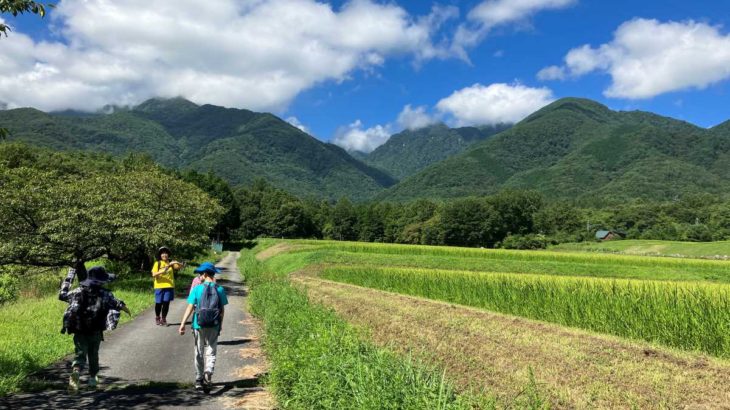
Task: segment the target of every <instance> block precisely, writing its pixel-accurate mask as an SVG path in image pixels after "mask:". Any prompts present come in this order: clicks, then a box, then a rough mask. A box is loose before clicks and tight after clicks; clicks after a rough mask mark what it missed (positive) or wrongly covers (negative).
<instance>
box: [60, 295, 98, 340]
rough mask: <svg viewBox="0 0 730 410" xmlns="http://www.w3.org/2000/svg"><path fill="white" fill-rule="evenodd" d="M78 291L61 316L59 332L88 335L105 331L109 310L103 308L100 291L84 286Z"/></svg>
mask: <svg viewBox="0 0 730 410" xmlns="http://www.w3.org/2000/svg"><path fill="white" fill-rule="evenodd" d="M80 289H81V290H80V291H79V292H75V293H74V294H73V297H72V299H71V300H70V302H71V304H70V305H69V307H68V309H66V312H65V313H64V315H63V329H61V332H62V333H64V332H68V333H78V334H88V333H92V332H96V331H103V330H105V329H106V317H107V314H108V313H109V310H108V309H107V308H105V307H104V306H103V302H104V299H103V296H102V294H101V289H99V288H95V287H86V286H82V287H81V288H80Z"/></svg>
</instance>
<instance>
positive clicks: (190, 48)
mask: <svg viewBox="0 0 730 410" xmlns="http://www.w3.org/2000/svg"><path fill="white" fill-rule="evenodd" d="M456 13H458V10H455V9H454V8H447V7H441V8H439V7H434V9H433V11H432V14H431V15H429V16H423V17H420V18H414V17H412V16H410V15H409V14H408V13H407V12H406V11H405V10H404V9H403V8H401V7H399V6H397V5H395V4H392V3H387V4H380V3H376V2H374V1H372V0H351V1H349V2H347V3H346V4H345V5H343V6H342V7H341V8H340V9H337V10H335V9H333V8H332V6H331V5H329V4H325V3H320V2H317V1H315V0H248V1H242V2H241V1H235V0H219V1H215V2H199V1H193V0H180V1H176V2H170V1H166V0H144V1H142V0H125V1H123V2H120V1H111V0H88V1H61V2H59V4H58V6H57V7H56V8H55V9H54V11H53V13H52V14H51V16H52V17H53V18H54V23H55V26H57V27H58V29H59V33H61V34H62V36H63V39H64V41H63V42H60V41H59V42H35V41H34V40H32V39H31V38H30V37H28V36H25V35H23V34H22V33H18V32H13V37H12V39H10V40H9V41H7V42H3V44H2V47H1V48H0V64H1V65H2V67H3V76H2V77H0V101H5V102H7V103H8V104H9V105H10V106H11V107H17V106H35V107H38V108H41V109H46V110H55V109H64V108H76V109H86V110H93V109H96V108H98V107H101V106H103V105H105V104H117V105H130V104H136V103H139V102H141V101H143V100H144V99H146V98H149V97H152V96H162V97H173V96H180V95H181V96H184V97H186V98H189V99H191V100H192V101H194V102H199V103H213V104H218V105H223V106H233V107H246V108H249V109H254V110H267V111H280V110H282V109H284V108H285V107H286V106H287V104H288V103H289V102H290V101H291V100H292V99H293V98H294V97H295V96H296V95H297V94H298V93H300V92H301V91H303V90H306V89H308V88H311V87H313V86H315V85H316V84H319V83H322V82H325V81H344V80H346V79H347V78H348V77H349V76H350V75H351V73H352V72H353V71H355V70H357V69H363V68H364V69H367V68H371V67H373V66H378V65H381V64H383V63H384V61H385V59H386V58H390V57H393V56H411V57H412V58H414V59H415V60H416V61H420V60H426V59H430V58H440V57H445V56H446V54H447V52H446V51H445V49H442V48H439V47H438V46H436V45H434V44H433V43H432V41H431V37H432V35H433V34H434V30H437V29H438V27H439V25H440V24H442V23H443V22H444V21H445V20H448V19H451V18H454V17H455V15H456Z"/></svg>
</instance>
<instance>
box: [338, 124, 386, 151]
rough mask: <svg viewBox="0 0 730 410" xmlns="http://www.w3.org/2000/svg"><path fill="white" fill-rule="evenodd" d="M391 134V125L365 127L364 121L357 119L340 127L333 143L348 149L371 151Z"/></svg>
mask: <svg viewBox="0 0 730 410" xmlns="http://www.w3.org/2000/svg"><path fill="white" fill-rule="evenodd" d="M391 134H392V132H391V129H390V125H385V126H383V125H376V126H374V127H371V128H367V129H363V124H362V121H360V120H356V121H355V122H353V123H351V124H349V125H348V126H346V127H340V129H338V130H337V132H336V133H335V137H334V138H333V139H332V143H333V144H335V145H339V146H340V147H342V148H344V149H346V150H347V151H360V152H364V153H370V152H372V151H373V150H374V149H375V148H377V147H379V146H381V145H383V144H384V143H385V142H386V141H388V138H390V135H391Z"/></svg>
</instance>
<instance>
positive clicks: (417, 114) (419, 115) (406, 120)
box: [398, 104, 438, 130]
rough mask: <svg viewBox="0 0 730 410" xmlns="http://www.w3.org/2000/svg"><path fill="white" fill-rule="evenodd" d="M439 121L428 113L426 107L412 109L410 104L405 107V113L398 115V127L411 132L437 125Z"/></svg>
mask: <svg viewBox="0 0 730 410" xmlns="http://www.w3.org/2000/svg"><path fill="white" fill-rule="evenodd" d="M436 122H438V119H437V118H435V117H434V116H431V115H429V114H428V113H427V112H426V107H425V106H420V107H415V108H411V105H410V104H408V105H406V106H405V107H403V111H401V112H400V114H398V125H399V126H400V127H401V128H405V129H409V130H417V129H419V128H424V127H428V126H429V125H432V124H435V123H436Z"/></svg>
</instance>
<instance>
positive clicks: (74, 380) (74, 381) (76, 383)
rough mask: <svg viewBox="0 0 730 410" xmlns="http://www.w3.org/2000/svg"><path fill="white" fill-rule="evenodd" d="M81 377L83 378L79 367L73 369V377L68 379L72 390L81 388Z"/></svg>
mask: <svg viewBox="0 0 730 410" xmlns="http://www.w3.org/2000/svg"><path fill="white" fill-rule="evenodd" d="M79 378H81V374H80V373H79V370H78V369H73V371H72V372H71V377H70V378H69V379H68V387H69V388H70V389H72V390H78V389H79Z"/></svg>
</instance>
